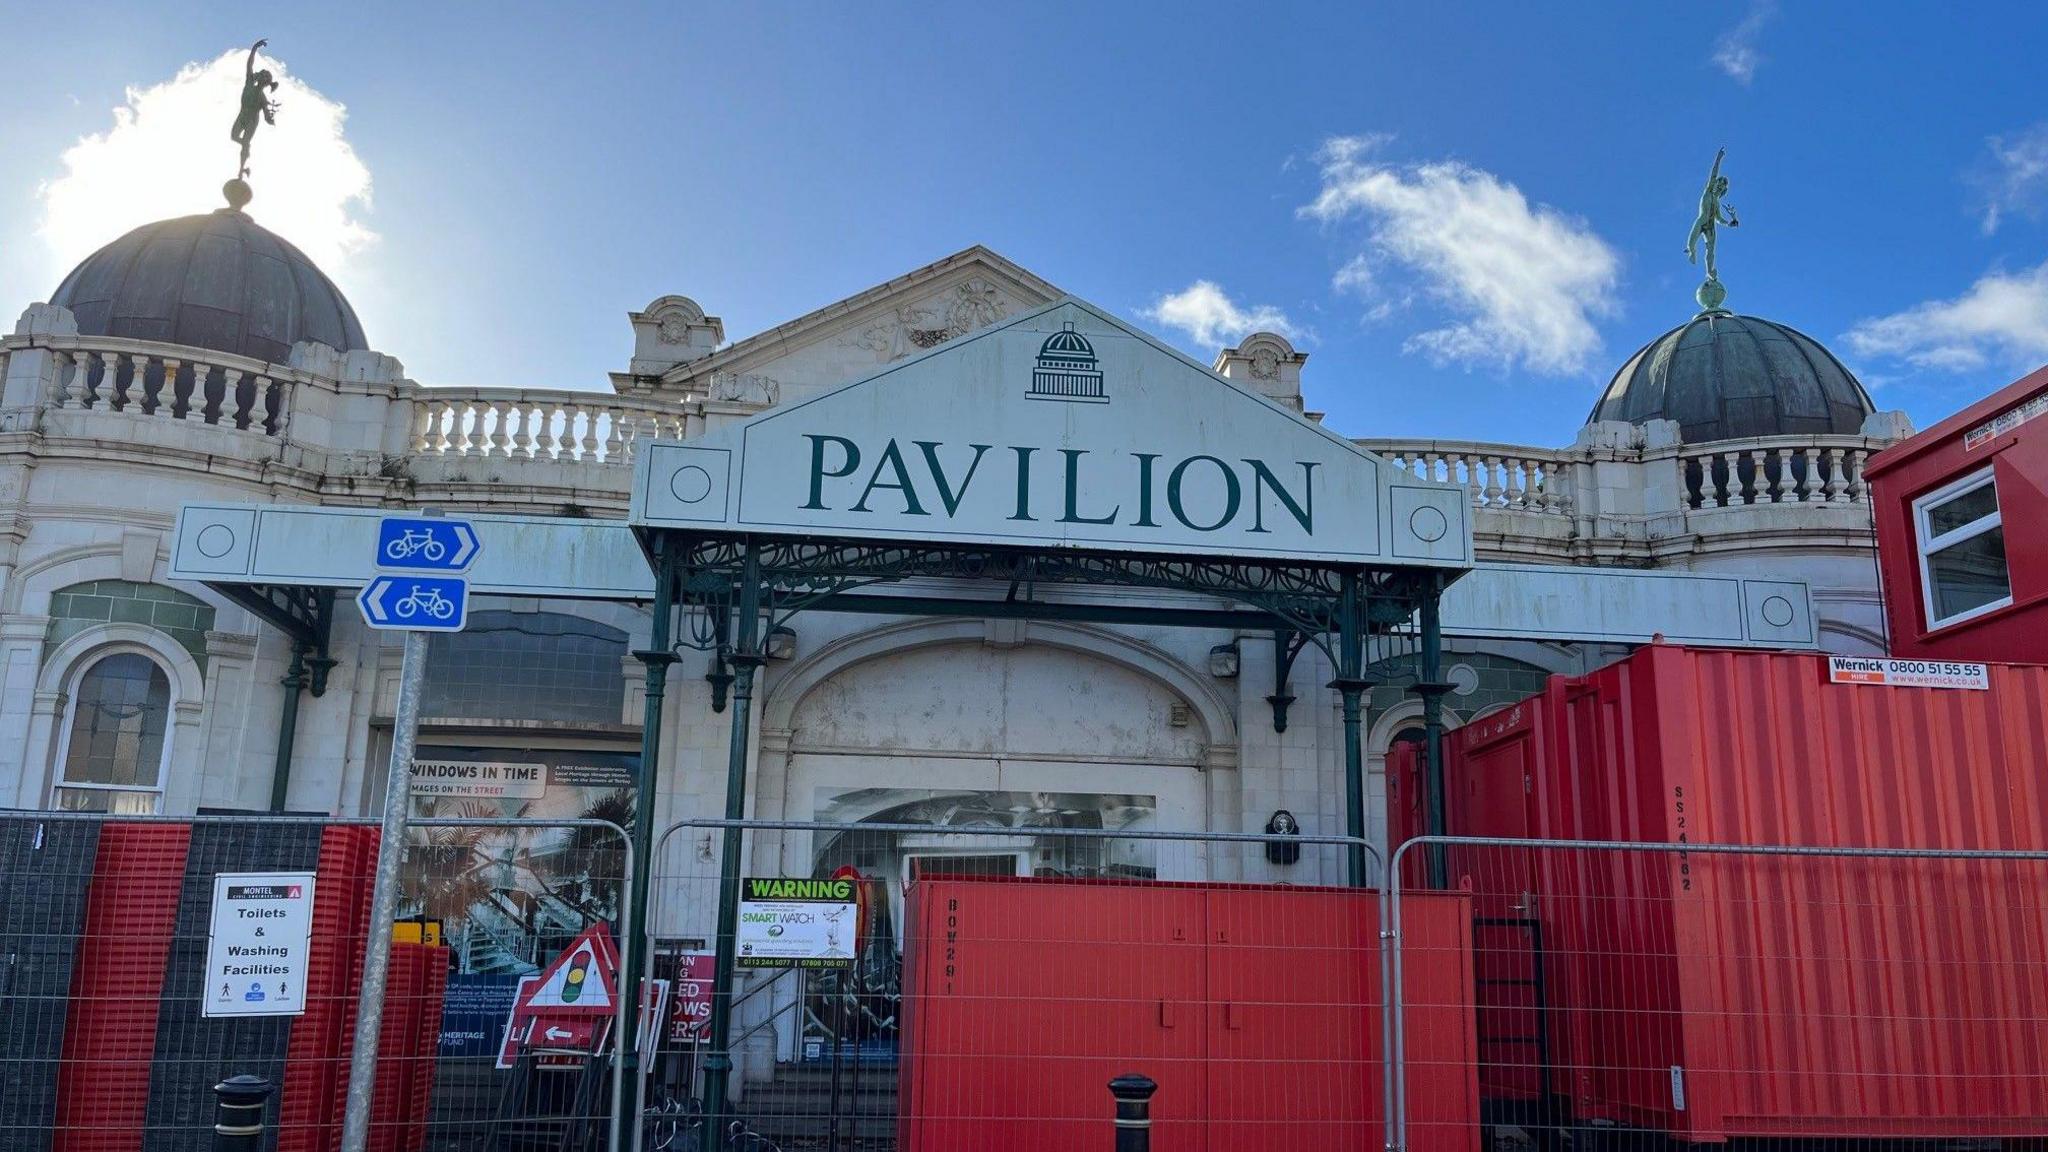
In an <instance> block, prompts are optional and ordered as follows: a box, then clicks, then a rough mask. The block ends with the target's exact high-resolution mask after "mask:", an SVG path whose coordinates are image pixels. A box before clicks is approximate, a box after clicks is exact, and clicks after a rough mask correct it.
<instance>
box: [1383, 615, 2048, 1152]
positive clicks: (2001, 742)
mask: <svg viewBox="0 0 2048 1152" xmlns="http://www.w3.org/2000/svg"><path fill="white" fill-rule="evenodd" d="M1989 684H1990V687H1989V690H1987V691H1978V690H1969V689H1935V688H1899V687H1885V686H1871V685H1854V684H1836V683H1831V682H1829V678H1828V671H1827V661H1826V658H1825V657H1820V656H1814V655H1804V654H1797V655H1795V654H1778V653H1750V652H1728V651H1711V650H1694V649H1684V648H1677V647H1670V646H1662V645H1658V646H1652V647H1650V648H1646V649H1644V650H1642V651H1640V652H1638V653H1637V654H1635V655H1634V656H1632V657H1630V658H1629V659H1627V660H1624V661H1622V662H1620V663H1618V664H1615V665H1612V666H1610V667H1608V668H1604V669H1602V670H1600V671H1598V672H1595V673H1592V674H1591V675H1588V676H1583V677H1577V678H1565V677H1557V678H1553V680H1552V681H1551V683H1550V685H1549V687H1548V688H1547V689H1546V690H1545V691H1544V693H1543V694H1542V695H1541V696H1539V697H1536V698H1534V699H1532V700H1529V701H1525V702H1524V703H1523V704H1521V705H1519V706H1518V707H1517V709H1516V710H1513V711H1511V712H1509V713H1503V714H1498V715H1496V716H1494V717H1488V718H1485V719H1482V720H1480V721H1478V722H1475V723H1474V724H1473V725H1471V726H1470V727H1468V728H1467V729H1464V730H1461V731H1460V732H1458V733H1455V734H1454V735H1453V737H1452V738H1451V739H1450V740H1449V741H1448V752H1449V754H1448V755H1447V758H1446V760H1447V763H1446V773H1445V774H1446V794H1447V795H1446V816H1447V819H1448V820H1449V824H1450V830H1451V831H1452V832H1453V833H1455V834H1463V835H1481V836H1484V835H1505V836H1516V835H1524V834H1526V835H1530V836H1536V837H1549V838H1558V839H1587V840H1629V841H1640V842H1676V841H1687V842H1692V843H1700V844H1708V843H1712V844H1757V845H1814V846H1828V847H1877V848H1964V849H1987V848H1988V849H2012V850H2025V851H2042V850H2044V849H2048V669H2044V668H2039V667H2032V666H2001V665H1993V666H1991V668H1990V671H1989ZM1411 771H1412V769H1411ZM1407 788H1408V796H1407V797H1404V798H1403V801H1404V802H1403V804H1402V805H1397V806H1396V808H1395V809H1394V811H1395V813H1396V816H1395V819H1394V820H1393V821H1391V823H1394V824H1395V825H1397V826H1400V825H1403V824H1407V823H1408V820H1406V819H1404V818H1403V817H1402V816H1401V815H1400V813H1402V812H1403V811H1405V809H1406V807H1407V806H1408V804H1407V799H1408V797H1412V794H1413V791H1414V780H1413V777H1412V775H1411V776H1410V777H1409V778H1408V781H1407ZM1411 855H1412V853H1411ZM1452 857H1453V858H1452V861H1451V869H1450V874H1451V879H1452V881H1453V883H1457V882H1458V881H1459V880H1460V879H1461V878H1469V879H1470V882H1471V883H1472V884H1473V886H1474V887H1475V888H1476V889H1479V890H1481V892H1482V893H1483V894H1482V895H1479V896H1477V897H1475V908H1476V910H1477V911H1478V912H1479V913H1480V914H1481V915H1485V914H1487V911H1488V909H1487V908H1486V905H1487V904H1489V903H1490V902H1492V903H1499V902H1505V901H1507V900H1509V899H1513V900H1515V901H1516V902H1517V903H1520V904H1522V905H1523V907H1524V908H1525V909H1534V917H1535V919H1536V920H1538V921H1539V922H1540V925H1541V929H1542V933H1543V947H1544V963H1545V964H1546V966H1547V969H1548V974H1549V976H1550V979H1549V980H1548V981H1547V982H1546V983H1547V987H1546V989H1545V993H1546V994H1547V995H1548V997H1549V1000H1550V1003H1551V1005H1552V1008H1553V1010H1552V1011H1551V1012H1550V1013H1548V1014H1547V1017H1548V1020H1549V1021H1550V1023H1551V1025H1552V1027H1551V1028H1550V1034H1551V1041H1552V1064H1553V1066H1554V1070H1555V1071H1556V1072H1557V1073H1558V1077H1557V1082H1558V1090H1559V1091H1561V1092H1563V1093H1565V1094H1566V1095H1567V1096H1568V1097H1569V1099H1570V1105H1571V1108H1572V1111H1573V1113H1574V1114H1575V1116H1576V1117H1577V1119H1578V1120H1580V1121H1582V1122H1583V1121H1588V1120H1597V1121H1610V1122H1614V1123H1617V1124H1624V1125H1630V1126H1640V1127H1645V1128H1651V1129H1656V1130H1662V1131H1667V1132H1670V1133H1671V1134H1673V1135H1674V1136H1677V1137H1679V1138H1681V1139H1685V1140H1689V1141H1696V1142H1707V1141H1720V1140H1724V1139H1729V1138H1739V1137H1770V1136H1810V1137H1924V1138H1935V1137H1997V1136H2040V1135H2043V1134H2048V1036H2044V1033H2048V980H2044V973H2048V919H2044V904H2048V901H2044V899H2043V893H2044V891H2048V864H2042V863H2033V862H2029V863H1996V864H1993V863H1976V864H1970V863H1962V862H1954V861H1935V860H1928V859H1899V858H1893V859H1883V860H1878V859H1870V858H1862V859H1855V858H1844V857H1805V858H1788V857H1762V856H1754V855H1739V856H1730V855H1719V854H1709V853H1688V854H1685V855H1683V856H1678V855H1673V854H1663V853H1621V852H1597V851H1593V850H1551V849H1529V850H1525V851H1517V850H1512V849H1508V850H1502V849H1484V848H1473V849H1461V850H1458V851H1454V852H1453V853H1452ZM1524 892H1526V893H1527V895H1526V896H1524V895H1521V893H1524ZM1479 963H1480V965H1481V967H1482V968H1484V966H1485V963H1486V962H1485V961H1484V960H1481V961H1480V962H1479ZM1480 995H1481V1001H1482V1005H1481V1012H1480V1014H1481V1018H1482V1035H1483V1034H1484V1023H1483V1021H1484V1020H1485V1018H1486V1017H1487V1015H1488V1013H1489V1008H1490V1007H1491V1008H1492V1009H1494V1010H1498V1009H1499V1008H1500V1007H1501V1005H1500V1003H1499V1001H1498V999H1497V998H1494V997H1493V996H1492V994H1491V993H1490V992H1489V990H1488V988H1487V987H1486V986H1484V985H1482V988H1481V993H1480ZM1489 999H1493V1000H1494V1003H1493V1004H1491V1005H1489V1004H1488V1001H1489ZM1496 1058H1497V1057H1496V1055H1495V1054H1494V1053H1493V1052H1491V1051H1488V1050H1486V1049H1484V1048H1482V1059H1483V1060H1488V1061H1492V1060H1494V1059H1496ZM1482 1081H1483V1083H1484V1084H1485V1086H1486V1090H1487V1092H1488V1094H1489V1095H1494V1094H1496V1093H1503V1094H1512V1093H1513V1092H1514V1091H1516V1090H1518V1089H1521V1090H1526V1089H1527V1087H1528V1085H1527V1083H1526V1082H1523V1083H1520V1084H1517V1083H1516V1082H1515V1080H1514V1078H1513V1077H1512V1076H1511V1075H1508V1074H1503V1073H1502V1072H1500V1071H1496V1070H1484V1071H1482Z"/></svg>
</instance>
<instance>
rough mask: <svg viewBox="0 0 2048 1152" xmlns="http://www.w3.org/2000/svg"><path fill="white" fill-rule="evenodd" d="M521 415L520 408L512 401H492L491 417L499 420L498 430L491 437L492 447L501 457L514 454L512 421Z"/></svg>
mask: <svg viewBox="0 0 2048 1152" xmlns="http://www.w3.org/2000/svg"><path fill="white" fill-rule="evenodd" d="M518 413H519V406H518V405H517V404H514V403H513V402H512V401H510V400H493V401H491V415H492V416H494V417H496V419H497V430H496V432H495V433H493V435H492V436H491V447H492V449H493V451H494V452H495V453H496V454H497V455H499V456H510V455H511V454H512V421H513V418H514V417H515V416H517V415H518Z"/></svg>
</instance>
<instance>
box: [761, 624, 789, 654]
mask: <svg viewBox="0 0 2048 1152" xmlns="http://www.w3.org/2000/svg"><path fill="white" fill-rule="evenodd" d="M763 650H764V651H766V652H767V653H768V658H769V659H770V660H788V659H790V658H791V657H793V656H795V655H796V629H794V628H787V627H784V628H776V629H773V630H771V631H770V632H769V633H768V643H767V644H766V645H764V646H763Z"/></svg>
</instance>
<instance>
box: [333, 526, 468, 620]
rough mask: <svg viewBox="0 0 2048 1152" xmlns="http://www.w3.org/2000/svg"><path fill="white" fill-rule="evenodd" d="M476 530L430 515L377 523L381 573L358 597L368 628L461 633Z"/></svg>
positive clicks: (464, 617) (466, 612)
mask: <svg viewBox="0 0 2048 1152" xmlns="http://www.w3.org/2000/svg"><path fill="white" fill-rule="evenodd" d="M477 551H478V544H477V538H476V529H474V528H472V527H470V525H469V524H468V523H467V522H466V521H462V520H447V519H442V518H440V517H433V516H387V517H385V518H384V519H383V520H381V521H379V522H378V524H377V556H376V564H377V567H379V568H382V569H385V571H384V572H382V573H381V574H379V575H378V576H377V577H376V578H375V579H373V580H371V581H370V583H369V585H368V586H367V587H365V588H364V589H363V590H362V592H361V593H359V594H358V595H357V596H356V606H357V607H358V608H361V609H362V611H363V620H364V621H365V622H366V623H368V624H369V626H370V627H372V628H391V629H399V630H403V631H413V632H460V631H462V626H463V624H464V623H466V622H467V621H468V619H469V581H467V580H465V579H463V578H462V576H461V573H462V571H463V570H464V569H466V568H468V567H469V566H470V564H471V562H473V561H474V560H475V559H476V554H477Z"/></svg>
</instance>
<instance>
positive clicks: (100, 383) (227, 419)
mask: <svg viewBox="0 0 2048 1152" xmlns="http://www.w3.org/2000/svg"><path fill="white" fill-rule="evenodd" d="M42 347H44V348H46V349H47V350H48V353H49V355H50V357H51V359H52V361H53V367H54V369H55V373H54V379H53V380H52V384H53V385H54V386H53V387H52V388H51V389H50V390H49V395H47V396H46V397H44V403H45V404H46V405H47V406H48V407H52V408H58V409H95V410H99V411H111V412H129V413H136V414H140V415H144V416H151V417H155V418H157V419H161V420H175V421H180V422H186V423H200V424H212V425H216V426H221V427H228V428H235V429H238V430H242V431H248V432H254V433H256V434H258V435H263V436H283V435H285V434H286V431H287V429H288V428H289V424H290V418H291V415H290V414H291V407H292V405H291V399H292V393H293V391H294V390H295V389H296V388H298V387H300V386H302V381H301V378H302V377H304V376H305V375H306V374H305V373H302V372H300V371H298V370H296V369H292V368H288V367H285V366H283V365H277V364H266V363H264V362H263V361H260V360H250V359H246V358H243V357H240V356H229V355H224V354H221V353H216V352H200V351H199V350H197V349H183V348H180V349H177V350H175V351H170V350H167V348H166V346H165V345H162V344H156V343H152V342H149V341H143V340H121V339H114V338H110V337H89V338H87V337H75V336H74V337H59V338H53V339H46V340H45V341H43V343H42ZM179 353H183V355H180V354H179Z"/></svg>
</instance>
